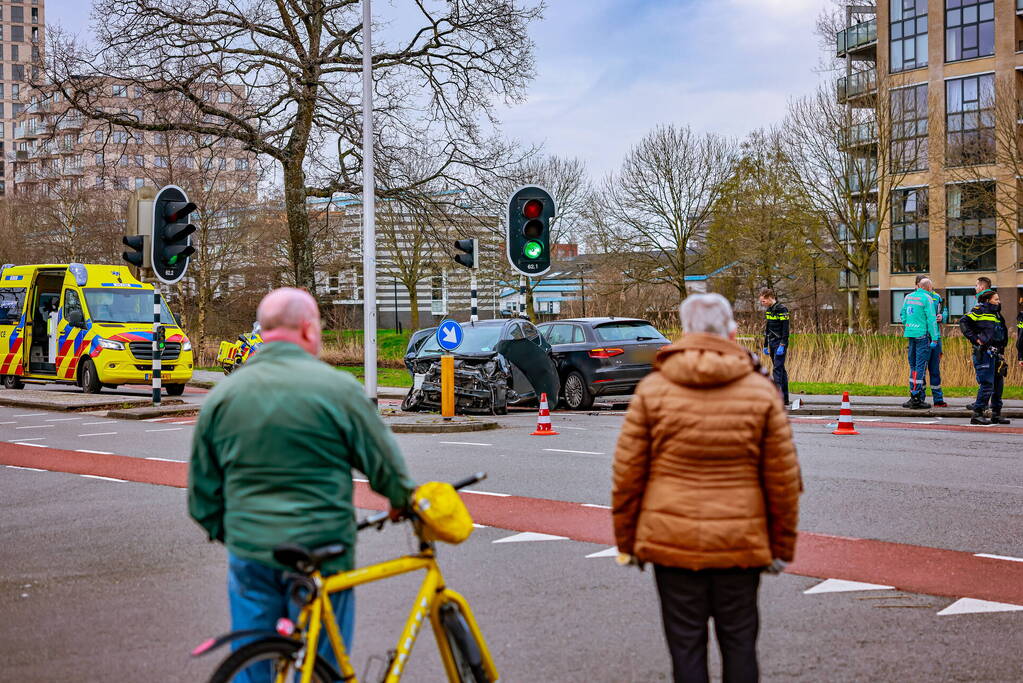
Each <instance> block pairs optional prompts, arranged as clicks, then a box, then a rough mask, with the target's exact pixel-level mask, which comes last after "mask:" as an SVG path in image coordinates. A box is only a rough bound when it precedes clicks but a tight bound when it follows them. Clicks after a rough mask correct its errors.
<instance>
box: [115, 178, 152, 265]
mask: <svg viewBox="0 0 1023 683" xmlns="http://www.w3.org/2000/svg"><path fill="white" fill-rule="evenodd" d="M155 198H156V192H155V190H153V188H151V187H143V188H139V189H138V190H135V192H133V193H132V195H131V198H130V199H129V200H128V220H127V221H125V224H124V226H125V230H124V235H123V236H122V237H121V242H122V243H123V244H124V245H125V246H126V247H128V249H129V251H125V252H121V258H123V259H124V260H125V261H127V262H128V263H129V264H130V265H132V266H134V267H135V268H139V269H148V268H150V267H152V264H151V263H150V256H151V251H150V246H149V244H148V242H149V240H151V239H152V238H153V200H154V199H155Z"/></svg>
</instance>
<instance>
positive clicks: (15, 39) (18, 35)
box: [11, 26, 25, 43]
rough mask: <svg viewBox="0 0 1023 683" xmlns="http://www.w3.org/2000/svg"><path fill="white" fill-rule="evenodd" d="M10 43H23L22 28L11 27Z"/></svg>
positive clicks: (23, 32)
mask: <svg viewBox="0 0 1023 683" xmlns="http://www.w3.org/2000/svg"><path fill="white" fill-rule="evenodd" d="M11 42H12V43H24V42H25V27H24V26H12V27H11Z"/></svg>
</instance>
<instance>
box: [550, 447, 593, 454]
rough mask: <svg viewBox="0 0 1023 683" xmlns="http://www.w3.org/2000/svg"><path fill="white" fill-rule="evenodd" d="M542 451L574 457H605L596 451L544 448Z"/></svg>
mask: <svg viewBox="0 0 1023 683" xmlns="http://www.w3.org/2000/svg"><path fill="white" fill-rule="evenodd" d="M544 451H546V452H547V453H572V454H574V455H605V454H604V453H600V452H598V451H569V450H566V449H564V448H545V449H544Z"/></svg>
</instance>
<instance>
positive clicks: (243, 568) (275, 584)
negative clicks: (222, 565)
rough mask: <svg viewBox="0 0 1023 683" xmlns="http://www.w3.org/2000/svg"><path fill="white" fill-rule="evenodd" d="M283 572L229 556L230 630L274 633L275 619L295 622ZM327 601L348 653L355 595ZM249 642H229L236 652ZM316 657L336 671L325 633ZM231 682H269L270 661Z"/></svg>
mask: <svg viewBox="0 0 1023 683" xmlns="http://www.w3.org/2000/svg"><path fill="white" fill-rule="evenodd" d="M285 573H286V572H283V571H281V570H279V569H275V568H273V567H269V566H267V565H265V564H262V563H260V562H254V561H252V560H246V559H244V558H241V557H238V556H237V555H234V554H233V553H228V556H227V596H228V599H229V601H230V603H231V630H232V631H244V630H248V629H258V630H261V631H269V632H273V631H274V630H275V629H276V627H277V620H278V619H281V618H283V617H287V618H289V619H291V620H292V621H295V622H297V621H298V612H299V608H298V606H297V605H296V604H295V603H293V602H291V601H290V600H288V581H286V580H285V578H284V575H285ZM330 602H331V604H332V605H333V607H334V616H335V617H337V623H338V626H339V627H340V629H341V637H342V639H344V641H345V649H347V650H349V651H351V648H352V636H353V632H354V631H355V594H354V593H353V592H352V591H351V590H347V591H344V592H342V593H335V594H334V595H332V596H331V598H330ZM252 640H254V639H253V638H239V639H238V640H235V641H233V642H232V645H231V648H232V649H233V650H237V649H238V648H240V647H241V646H243V645H245V644H246V643H249V642H251V641H252ZM319 654H320V656H321V657H323V658H324V659H325V660H326V661H327V662H329V663H330V664H331V665H332V666H333V667H334V668H335V669H336V668H337V660H336V659H335V657H334V652H333V650H332V648H331V647H330V641H329V640H328V638H327V634H326V632H325V631H324V632H322V634H321V637H320V647H319ZM257 666H258V667H259V668H258V669H257ZM263 667H265V671H264V669H263ZM234 680H235V681H237V682H238V683H271V682H272V680H273V676H272V673H271V670H270V662H260V663H259V664H258V665H253V666H251V667H249V669H247V670H246V672H245V673H243V674H241V675H240V676H237V677H235V679H234Z"/></svg>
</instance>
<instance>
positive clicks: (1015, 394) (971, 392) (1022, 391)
mask: <svg viewBox="0 0 1023 683" xmlns="http://www.w3.org/2000/svg"><path fill="white" fill-rule="evenodd" d="M942 390H943V391H944V393H945V396H947V397H949V398H972V397H974V396H976V395H977V387H975V386H973V387H950V386H944V387H942ZM843 391H848V392H849V393H850V394H853V395H854V396H907V397H908V396H909V389H908V388H907V387H905V386H894V385H873V384H839V383H837V382H789V393H791V394H824V395H836V396H841V395H842V392H843ZM928 396H929V392H928ZM1002 398H1006V399H1023V387H1005V391H1004V392H1003V393H1002Z"/></svg>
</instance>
